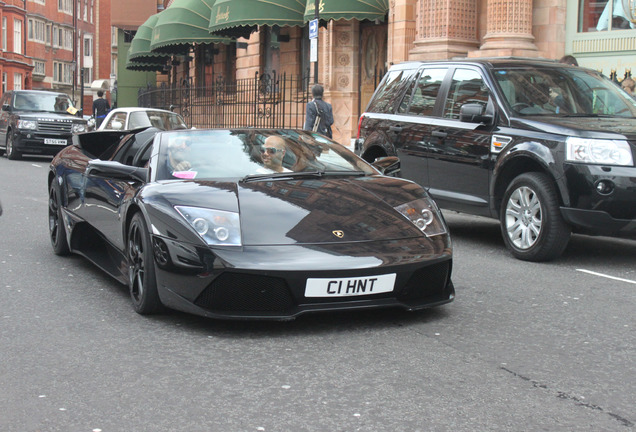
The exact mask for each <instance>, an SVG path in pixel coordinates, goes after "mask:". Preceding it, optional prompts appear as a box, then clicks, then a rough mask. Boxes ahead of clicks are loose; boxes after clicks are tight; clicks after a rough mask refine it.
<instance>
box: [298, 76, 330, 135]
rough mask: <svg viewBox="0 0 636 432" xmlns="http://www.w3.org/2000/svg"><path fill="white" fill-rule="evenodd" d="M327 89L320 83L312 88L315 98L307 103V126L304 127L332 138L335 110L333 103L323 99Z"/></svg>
mask: <svg viewBox="0 0 636 432" xmlns="http://www.w3.org/2000/svg"><path fill="white" fill-rule="evenodd" d="M324 91H325V89H324V88H323V87H322V86H321V85H320V84H315V85H314V86H313V87H312V88H311V94H312V96H313V97H314V99H313V100H312V101H311V102H309V103H308V104H307V108H306V115H305V127H304V128H303V129H305V130H310V131H314V132H318V133H321V134H323V135H325V136H326V137H329V138H332V136H333V134H332V132H331V125H332V124H333V110H332V108H331V104H330V103H328V102H325V101H324V100H322V95H323V93H324Z"/></svg>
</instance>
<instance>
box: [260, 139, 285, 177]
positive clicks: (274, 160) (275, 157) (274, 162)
mask: <svg viewBox="0 0 636 432" xmlns="http://www.w3.org/2000/svg"><path fill="white" fill-rule="evenodd" d="M286 151H287V150H286V146H285V141H284V140H283V139H282V138H281V137H278V136H270V137H268V138H267V139H266V140H265V142H264V143H263V146H262V147H261V157H262V159H263V165H264V166H265V167H266V168H269V169H271V170H272V171H275V172H291V170H290V169H287V168H285V167H284V166H283V158H284V157H285V152H286Z"/></svg>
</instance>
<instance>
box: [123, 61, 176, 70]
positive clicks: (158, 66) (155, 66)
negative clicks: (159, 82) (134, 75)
mask: <svg viewBox="0 0 636 432" xmlns="http://www.w3.org/2000/svg"><path fill="white" fill-rule="evenodd" d="M165 65H166V64H165V63H155V62H143V63H142V62H136V61H127V62H126V69H128V70H133V71H146V72H151V71H155V72H161V71H163V70H164V68H165Z"/></svg>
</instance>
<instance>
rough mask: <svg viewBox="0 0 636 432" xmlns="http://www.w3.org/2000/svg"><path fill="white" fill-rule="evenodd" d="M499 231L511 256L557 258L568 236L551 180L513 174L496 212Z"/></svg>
mask: <svg viewBox="0 0 636 432" xmlns="http://www.w3.org/2000/svg"><path fill="white" fill-rule="evenodd" d="M500 224H501V234H502V236H503V238H504V242H505V244H506V247H508V249H509V250H510V252H511V253H512V255H514V256H515V257H516V258H518V259H521V260H524V261H537V262H538V261H550V260H552V259H555V258H557V257H559V256H560V255H561V254H562V253H563V251H564V250H565V248H566V246H567V244H568V241H569V239H570V233H571V228H570V226H569V225H568V224H567V223H566V222H565V221H564V220H563V217H562V216H561V211H560V209H559V198H558V195H557V192H556V188H555V186H554V183H553V182H552V180H551V179H550V178H549V177H548V176H547V175H546V174H543V173H538V172H530V173H525V174H521V175H520V176H518V177H516V178H515V179H514V180H513V181H512V182H511V183H510V185H509V186H508V188H507V189H506V193H505V194H504V197H503V202H502V206H501V214H500Z"/></svg>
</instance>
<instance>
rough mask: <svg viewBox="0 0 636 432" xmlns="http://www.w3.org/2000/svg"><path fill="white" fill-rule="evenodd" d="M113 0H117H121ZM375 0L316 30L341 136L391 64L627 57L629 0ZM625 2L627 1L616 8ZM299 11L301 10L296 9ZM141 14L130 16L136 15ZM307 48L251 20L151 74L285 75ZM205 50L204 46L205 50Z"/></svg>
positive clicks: (350, 133) (635, 39)
mask: <svg viewBox="0 0 636 432" xmlns="http://www.w3.org/2000/svg"><path fill="white" fill-rule="evenodd" d="M136 1H141V2H142V1H143V0H136ZM235 1H236V2H240V0H235ZM113 2H114V3H113V4H119V5H120V6H121V7H124V6H125V5H124V3H125V2H124V0H113ZM148 2H150V0H148ZM152 2H154V0H152ZM177 2H180V3H179V5H180V6H181V5H182V3H188V2H197V3H200V2H205V3H206V4H208V3H209V4H214V2H210V1H205V0H172V1H165V2H163V3H162V6H163V7H170V5H171V4H177ZM341 2H342V1H341ZM273 3H277V2H273ZM337 3H339V2H338V0H331V1H330V0H322V1H321V3H320V5H321V6H320V7H321V10H322V8H323V6H324V9H325V10H326V11H328V10H329V8H330V6H333V7H335V6H337ZM360 3H364V4H370V3H373V2H371V1H366V2H360ZM376 3H377V6H378V7H382V5H385V6H386V13H385V15H384V16H383V17H382V18H384V19H375V20H369V19H365V20H358V19H355V17H347V19H337V20H334V19H330V20H328V21H327V22H326V26H323V27H321V28H320V31H319V44H318V45H319V48H318V64H319V71H318V81H319V82H320V83H322V84H324V86H325V89H326V91H325V99H327V100H329V101H330V102H331V103H332V104H333V106H334V116H335V119H336V123H335V125H334V128H333V129H334V138H335V139H337V140H338V141H339V142H341V143H347V144H348V143H349V141H350V139H351V138H352V137H354V136H355V135H356V132H357V121H358V118H359V115H360V114H361V112H362V111H363V110H364V109H365V107H366V104H367V102H368V100H369V98H370V97H371V95H372V92H373V90H374V88H375V86H376V84H377V81H378V79H379V76H381V75H382V73H383V72H384V71H386V69H387V68H388V67H390V65H391V64H395V63H399V62H403V61H409V60H440V59H450V58H453V57H469V58H471V57H473V58H475V57H493V56H494V57H499V56H523V57H544V58H550V59H559V58H560V57H562V56H563V55H564V54H573V55H575V56H576V57H577V59H578V60H579V63H580V65H582V66H586V67H591V68H594V69H604V70H603V72H604V73H605V74H606V75H608V76H609V75H610V74H611V73H613V74H614V75H615V76H617V77H618V78H619V79H620V78H622V77H623V76H627V75H628V74H629V73H630V72H631V68H632V67H633V66H636V19H634V14H636V0H627V2H625V1H623V0H595V1H592V0H390V1H384V0H378V1H377V2H376ZM313 4H314V3H313V0H308V1H307V3H306V5H307V10H309V9H312V10H313ZM625 4H629V5H630V6H629V7H627V9H625V8H626V7H625V6H624V5H625ZM307 16H308V15H307V13H305V19H307ZM310 16H311V15H310ZM145 18H147V16H143V17H139V22H140V24H141V23H142V22H143V20H144V19H145ZM212 18H213V17H211V19H212ZM351 18H353V19H351ZM308 50H309V44H308V41H307V26H306V25H305V26H285V25H281V26H280V27H278V26H263V25H261V26H258V27H257V28H256V31H254V32H252V33H251V34H249V36H248V37H242V38H238V39H237V40H236V44H230V45H227V44H215V45H214V48H213V49H212V50H207V49H204V46H203V45H200V44H193V47H192V50H191V51H190V52H189V54H188V55H176V56H173V61H172V62H171V65H172V67H169V68H168V69H169V70H170V72H169V74H168V75H166V74H165V72H164V74H162V75H159V76H162V77H164V78H163V79H164V80H165V81H166V82H167V83H176V82H179V81H180V80H181V79H182V78H183V77H187V78H189V79H190V80H191V81H193V82H194V85H203V84H205V83H206V80H209V77H210V76H230V78H232V79H241V78H246V77H252V76H254V74H255V73H256V72H258V73H261V74H262V73H268V72H270V71H273V70H275V71H277V72H278V73H287V74H295V75H297V74H306V73H307V71H309V72H310V73H311V74H312V75H313V67H312V64H310V63H309V59H308ZM206 51H207V52H214V56H213V57H212V59H211V60H210V56H209V55H207V54H206ZM313 81H314V77H313V76H312V77H311V82H313ZM202 83H203V84H202ZM201 126H205V125H201Z"/></svg>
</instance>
